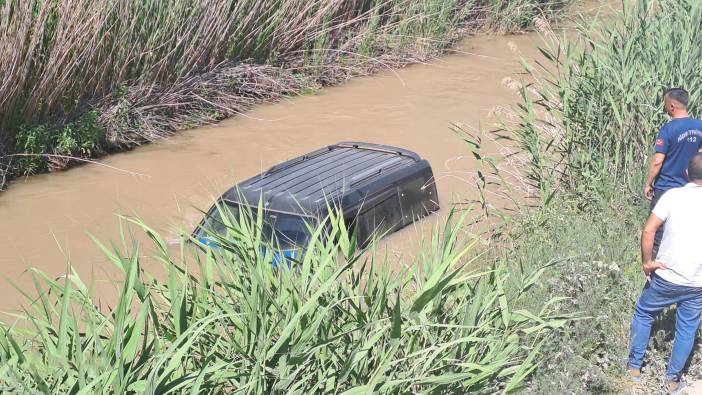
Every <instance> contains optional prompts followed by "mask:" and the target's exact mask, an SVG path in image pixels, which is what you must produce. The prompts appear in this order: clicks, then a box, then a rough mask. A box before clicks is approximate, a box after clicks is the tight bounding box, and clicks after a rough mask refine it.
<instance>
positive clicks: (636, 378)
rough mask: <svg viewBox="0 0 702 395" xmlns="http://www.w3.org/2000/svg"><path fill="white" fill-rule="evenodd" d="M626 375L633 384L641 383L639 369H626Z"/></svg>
mask: <svg viewBox="0 0 702 395" xmlns="http://www.w3.org/2000/svg"><path fill="white" fill-rule="evenodd" d="M626 375H627V377H628V378H629V381H631V382H633V383H640V382H641V369H634V368H626Z"/></svg>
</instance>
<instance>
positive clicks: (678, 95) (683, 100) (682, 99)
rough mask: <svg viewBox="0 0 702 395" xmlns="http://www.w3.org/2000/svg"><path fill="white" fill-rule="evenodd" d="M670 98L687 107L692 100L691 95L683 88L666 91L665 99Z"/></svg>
mask: <svg viewBox="0 0 702 395" xmlns="http://www.w3.org/2000/svg"><path fill="white" fill-rule="evenodd" d="M666 96H668V97H669V98H670V99H672V100H675V101H676V102H678V103H680V104H682V105H683V107H687V102H688V101H689V100H690V94H689V93H687V91H686V90H685V89H683V88H670V89H666V90H665V93H664V94H663V97H666Z"/></svg>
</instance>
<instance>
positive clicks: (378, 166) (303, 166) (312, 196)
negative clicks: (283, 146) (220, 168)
mask: <svg viewBox="0 0 702 395" xmlns="http://www.w3.org/2000/svg"><path fill="white" fill-rule="evenodd" d="M419 162H425V161H423V160H422V159H421V158H420V157H419V155H417V154H416V153H414V152H412V151H409V150H405V149H402V148H397V147H392V146H388V145H380V144H371V143H362V142H340V143H338V144H334V145H329V146H327V147H325V148H322V149H319V150H317V151H313V152H310V153H308V154H305V155H302V156H299V157H296V158H293V159H290V160H288V161H286V162H283V163H280V164H278V165H275V166H273V167H271V168H270V169H268V171H266V172H265V173H263V174H261V175H259V176H256V177H253V178H250V179H248V180H246V181H244V182H242V183H240V184H238V185H237V186H236V187H234V188H231V189H230V190H229V191H227V192H226V193H225V194H224V196H223V199H224V200H228V201H232V202H240V201H241V200H242V199H243V200H245V201H246V202H247V203H248V204H251V205H254V206H255V205H257V204H258V202H259V200H260V199H263V201H264V208H265V209H269V210H274V211H281V212H297V213H299V212H300V211H301V210H303V211H305V212H306V213H308V214H311V215H316V213H318V212H319V211H320V209H323V208H324V207H321V206H326V202H327V201H328V202H330V203H332V204H334V203H335V202H340V200H339V199H342V198H343V197H344V196H346V195H349V194H351V193H364V192H365V193H367V192H368V191H362V189H364V186H365V189H368V186H369V185H370V184H372V183H373V181H375V180H378V179H380V178H383V177H386V176H389V177H391V176H392V174H393V173H396V172H400V171H402V169H406V168H409V167H413V166H414V165H416V164H418V163H419ZM427 166H428V164H427Z"/></svg>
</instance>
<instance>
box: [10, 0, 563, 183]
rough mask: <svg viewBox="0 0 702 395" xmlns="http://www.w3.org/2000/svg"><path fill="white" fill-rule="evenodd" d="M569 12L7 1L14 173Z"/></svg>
mask: <svg viewBox="0 0 702 395" xmlns="http://www.w3.org/2000/svg"><path fill="white" fill-rule="evenodd" d="M562 2H563V0H509V1H506V0H499V1H495V0H490V1H474V0H448V1H446V0H421V1H415V0H353V1H331V0H313V1H308V0H242V1H239V0H237V1H235V0H205V1H199V0H198V1H195V0H186V1H179V2H172V1H170V2H169V1H146V2H143V1H137V2H129V1H127V2H118V1H113V0H99V1H92V0H69V1H57V0H49V1H45V0H30V1H19V0H6V1H2V2H0V76H2V82H0V156H3V157H2V158H1V159H2V164H3V166H0V169H5V168H8V167H9V168H11V169H14V171H13V174H24V173H27V172H36V171H44V170H54V169H61V168H63V167H65V165H67V164H68V163H65V161H61V160H59V161H50V160H47V156H37V155H41V154H50V155H54V156H53V157H59V156H67V155H65V154H67V153H69V152H70V153H71V155H76V156H93V155H96V154H100V153H102V152H104V151H107V150H117V149H124V148H126V147H130V146H133V145H135V144H140V143H144V142H148V141H152V140H154V139H157V138H160V137H163V136H164V135H166V134H169V133H172V132H174V131H175V130H177V129H182V128H187V127H193V126H195V125H199V124H205V123H208V122H213V121H216V120H221V119H223V118H225V117H228V116H232V115H234V114H237V113H241V112H242V111H245V110H247V109H248V108H250V106H251V105H253V104H256V103H259V102H261V101H270V100H276V99H278V98H280V97H281V96H283V95H290V94H297V93H300V92H309V91H313V90H314V89H316V88H318V87H319V86H323V85H328V84H335V83H339V82H341V81H344V80H345V79H347V78H349V77H351V76H354V75H363V74H367V73H371V72H373V71H376V70H379V69H382V68H389V67H398V66H402V65H405V64H408V63H412V62H417V61H423V60H426V59H428V58H431V57H434V56H437V55H438V54H440V53H441V51H442V50H444V49H446V48H447V47H449V46H450V45H451V44H452V43H453V42H454V41H455V40H456V39H457V38H459V37H461V36H462V35H464V34H465V33H466V32H470V31H476V30H478V29H494V30H500V31H514V30H520V29H524V28H527V27H528V26H530V24H531V21H532V19H533V17H534V16H536V15H542V14H545V15H551V14H552V13H553V12H554V11H555V10H558V9H559V8H560V7H561V6H562ZM300 77H302V78H300ZM90 111H97V119H96V120H97V124H98V125H99V126H100V127H101V128H102V131H100V134H101V135H102V136H104V138H96V139H94V140H91V143H90V144H89V145H91V147H86V146H85V145H84V143H83V142H80V141H78V139H76V138H75V136H71V135H67V134H66V131H67V130H66V125H68V124H71V125H72V126H71V127H70V128H69V129H71V130H74V129H75V128H87V129H91V130H92V129H93V126H92V122H93V121H92V120H88V125H86V126H81V125H82V123H83V122H82V121H83V119H81V116H82V115H83V114H85V113H86V112H90ZM28 131H30V132H28ZM45 134H48V136H45ZM69 134H70V133H69ZM93 142H95V143H97V144H96V145H95V146H94V147H93V146H92V145H93ZM17 153H19V154H22V156H20V157H19V160H15V159H16V158H15V157H12V156H8V155H11V154H17ZM10 162H11V163H10ZM8 164H9V165H11V166H9V165H8ZM0 187H1V185H0Z"/></svg>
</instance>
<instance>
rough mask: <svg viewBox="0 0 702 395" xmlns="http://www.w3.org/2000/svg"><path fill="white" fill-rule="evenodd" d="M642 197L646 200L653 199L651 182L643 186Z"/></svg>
mask: <svg viewBox="0 0 702 395" xmlns="http://www.w3.org/2000/svg"><path fill="white" fill-rule="evenodd" d="M644 197H645V198H646V200H651V199H653V186H652V185H651V184H647V185H646V186H645V187H644Z"/></svg>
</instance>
